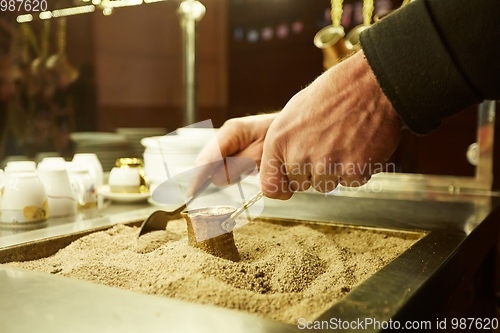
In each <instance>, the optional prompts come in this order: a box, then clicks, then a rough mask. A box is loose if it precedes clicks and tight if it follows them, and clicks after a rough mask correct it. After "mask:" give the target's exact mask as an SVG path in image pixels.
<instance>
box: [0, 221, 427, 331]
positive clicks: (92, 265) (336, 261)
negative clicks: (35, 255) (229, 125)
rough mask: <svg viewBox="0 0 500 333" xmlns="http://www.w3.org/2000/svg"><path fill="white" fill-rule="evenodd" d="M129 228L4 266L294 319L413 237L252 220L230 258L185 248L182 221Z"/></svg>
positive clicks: (330, 300) (328, 302)
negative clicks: (235, 257) (146, 229)
mask: <svg viewBox="0 0 500 333" xmlns="http://www.w3.org/2000/svg"><path fill="white" fill-rule="evenodd" d="M137 233H138V228H136V227H127V226H124V225H118V226H115V227H113V228H111V229H109V230H107V231H102V232H97V233H94V234H91V235H88V236H85V237H82V238H80V239H78V240H76V241H75V242H73V243H72V244H70V245H69V246H67V247H66V248H64V249H61V250H60V251H59V252H57V253H56V254H55V255H53V256H51V257H48V258H43V259H39V260H34V261H29V262H12V263H9V264H7V265H10V266H15V267H22V268H27V269H31V270H36V271H42V272H47V273H51V274H58V275H62V276H66V277H69V278H73V279H82V280H87V281H92V282H95V283H100V284H104V285H108V286H112V287H117V288H122V289H127V290H133V291H138V292H142V293H147V294H155V295H161V296H166V297H172V298H177V299H181V300H185V301H189V302H195V303H201V304H210V305H216V306H223V307H227V308H231V309H237V310H241V311H245V312H249V313H252V314H256V315H259V316H262V317H266V318H271V319H275V320H279V321H282V322H286V323H293V324H297V320H298V318H305V319H307V320H312V319H315V318H316V317H318V316H319V315H320V314H321V313H323V312H324V311H325V310H327V309H328V308H329V307H331V306H332V305H333V304H334V303H336V302H338V301H339V300H340V299H341V298H342V297H343V296H344V295H346V294H347V293H348V292H349V291H351V290H352V289H353V288H355V287H356V286H357V285H359V284H360V283H362V282H363V281H364V280H366V279H367V278H368V277H369V276H370V275H372V274H374V273H375V272H377V271H378V270H379V269H381V268H382V267H383V266H385V265H386V264H387V263H389V262H390V261H391V260H393V259H394V258H396V257H397V256H399V255H400V254H401V253H402V252H404V251H405V250H406V249H408V248H409V247H410V246H411V245H413V244H414V243H415V242H416V241H417V240H416V239H415V237H409V238H411V239H405V238H402V237H395V236H390V235H386V234H383V233H378V232H373V231H369V230H359V229H350V228H345V229H340V231H337V232H335V233H333V234H323V233H321V232H319V231H316V230H313V229H311V228H309V227H307V226H303V225H298V226H293V227H289V226H282V225H277V224H271V223H264V222H254V223H251V224H248V225H246V226H244V227H242V228H240V229H237V230H236V231H235V232H234V238H235V243H236V246H237V247H238V250H239V252H240V256H241V261H240V262H237V263H235V262H232V261H229V260H225V259H220V258H218V257H214V256H212V255H209V254H207V253H205V252H203V251H202V250H200V249H197V248H192V247H189V246H188V245H187V234H186V224H185V222H184V221H183V220H178V221H172V222H170V223H169V225H168V228H167V231H158V232H153V233H150V234H147V235H145V236H143V237H141V240H140V241H137V238H136V237H137Z"/></svg>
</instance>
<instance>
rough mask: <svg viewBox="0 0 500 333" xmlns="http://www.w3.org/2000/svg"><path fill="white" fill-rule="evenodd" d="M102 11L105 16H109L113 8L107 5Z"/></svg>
mask: <svg viewBox="0 0 500 333" xmlns="http://www.w3.org/2000/svg"><path fill="white" fill-rule="evenodd" d="M102 13H103V14H104V15H105V16H109V15H111V14H112V13H113V8H109V7H106V8H104V9H103V10H102Z"/></svg>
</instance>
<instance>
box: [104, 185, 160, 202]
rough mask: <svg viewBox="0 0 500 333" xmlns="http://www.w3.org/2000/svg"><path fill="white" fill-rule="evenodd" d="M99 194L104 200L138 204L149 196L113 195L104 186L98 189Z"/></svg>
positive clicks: (139, 194)
mask: <svg viewBox="0 0 500 333" xmlns="http://www.w3.org/2000/svg"><path fill="white" fill-rule="evenodd" d="M99 194H102V196H103V197H105V198H106V199H110V200H113V201H117V202H139V201H144V200H146V199H147V198H149V197H150V196H151V193H150V192H148V193H114V192H111V191H110V190H109V186H108V185H104V186H103V187H101V188H100V189H99Z"/></svg>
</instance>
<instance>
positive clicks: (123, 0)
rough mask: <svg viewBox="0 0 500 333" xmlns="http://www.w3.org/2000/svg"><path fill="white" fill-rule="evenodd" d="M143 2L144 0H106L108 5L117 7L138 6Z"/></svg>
mask: <svg viewBox="0 0 500 333" xmlns="http://www.w3.org/2000/svg"><path fill="white" fill-rule="evenodd" d="M141 4H142V0H114V1H108V2H106V7H111V8H117V7H128V6H138V5H141Z"/></svg>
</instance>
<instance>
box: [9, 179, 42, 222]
mask: <svg viewBox="0 0 500 333" xmlns="http://www.w3.org/2000/svg"><path fill="white" fill-rule="evenodd" d="M48 217H49V211H48V200H47V193H46V191H45V187H44V186H43V183H42V181H41V180H40V178H38V176H37V175H36V174H35V173H34V172H15V173H11V174H9V175H8V176H7V177H6V179H5V187H4V194H3V197H2V216H1V219H0V220H1V221H2V222H5V223H26V222H38V221H44V220H46V219H47V218H48Z"/></svg>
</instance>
